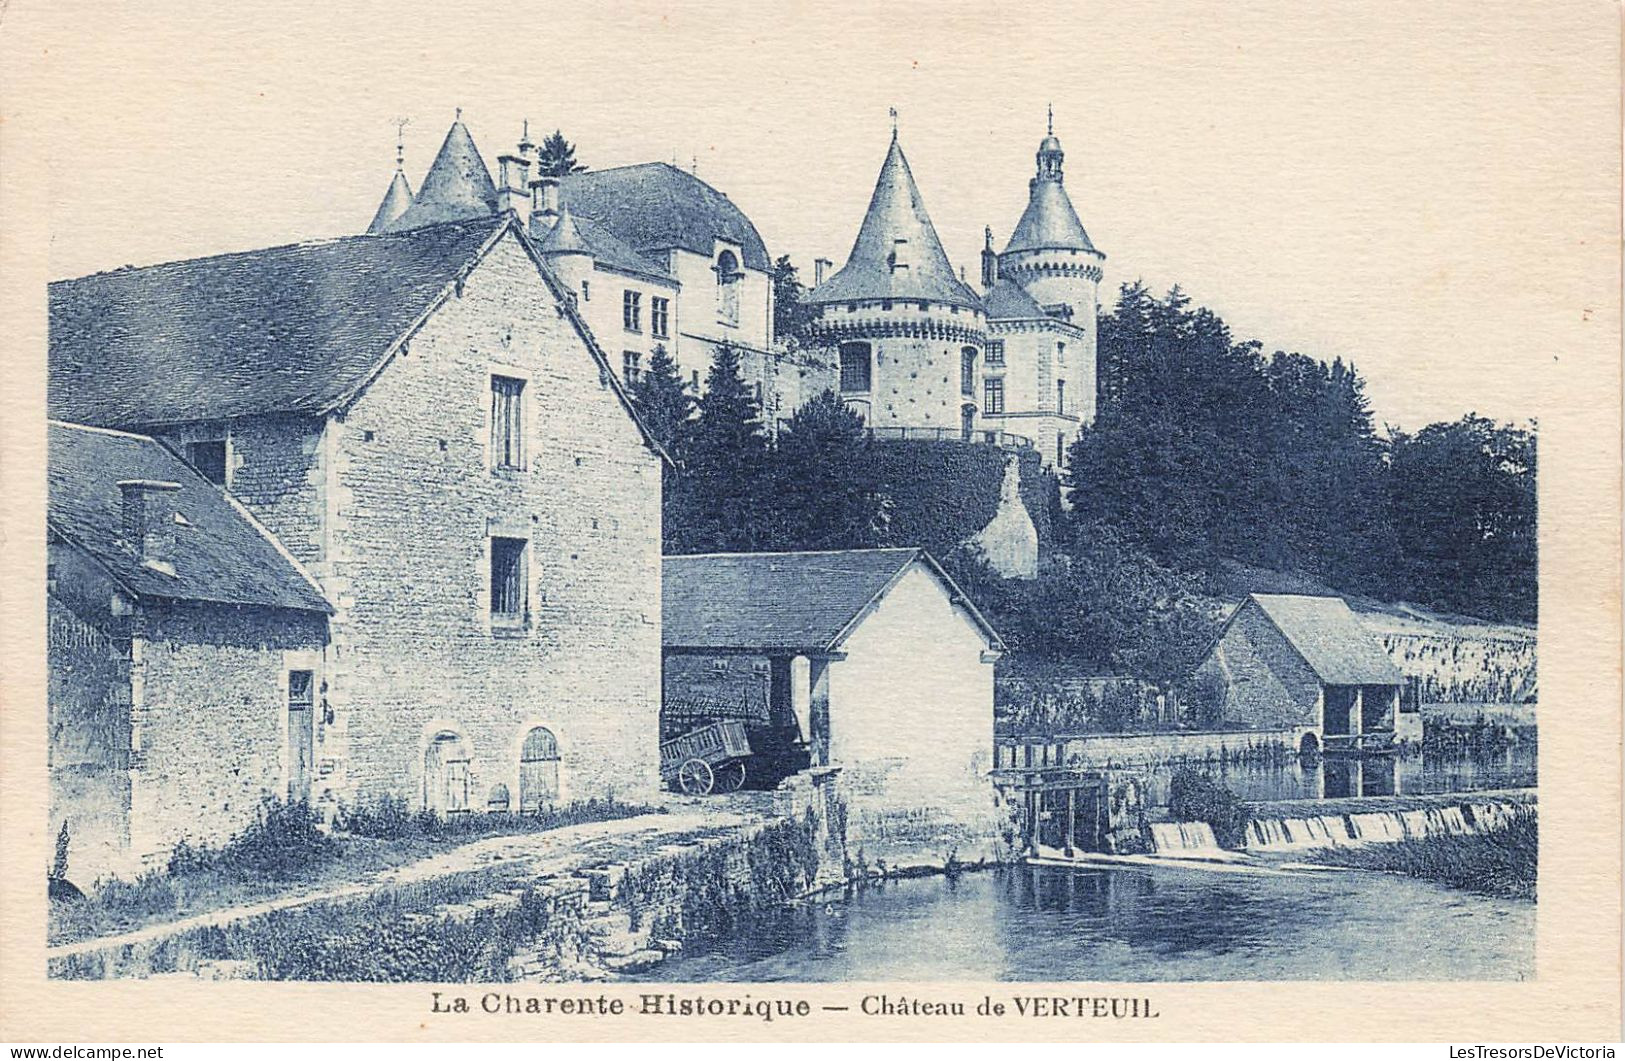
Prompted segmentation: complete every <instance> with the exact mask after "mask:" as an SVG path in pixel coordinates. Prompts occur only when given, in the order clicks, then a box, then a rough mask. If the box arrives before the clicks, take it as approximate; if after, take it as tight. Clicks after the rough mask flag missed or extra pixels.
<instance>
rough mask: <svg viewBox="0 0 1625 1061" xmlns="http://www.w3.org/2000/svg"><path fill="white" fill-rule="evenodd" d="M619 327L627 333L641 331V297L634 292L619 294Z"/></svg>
mask: <svg viewBox="0 0 1625 1061" xmlns="http://www.w3.org/2000/svg"><path fill="white" fill-rule="evenodd" d="M621 326H622V327H624V328H625V329H626V330H627V331H629V332H641V331H642V330H643V296H642V295H641V294H640V293H638V292H636V291H625V292H622V294H621Z"/></svg>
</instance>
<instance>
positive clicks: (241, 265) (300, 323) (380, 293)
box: [47, 215, 509, 427]
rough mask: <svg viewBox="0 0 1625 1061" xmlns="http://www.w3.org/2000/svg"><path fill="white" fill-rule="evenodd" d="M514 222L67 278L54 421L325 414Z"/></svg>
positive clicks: (56, 324)
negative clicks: (289, 413) (504, 228)
mask: <svg viewBox="0 0 1625 1061" xmlns="http://www.w3.org/2000/svg"><path fill="white" fill-rule="evenodd" d="M508 224H509V219H508V218H507V217H506V216H505V215H504V216H499V217H484V218H481V219H480V220H478V221H465V222H452V223H449V224H444V225H431V226H426V227H424V228H417V229H413V230H411V231H409V232H398V233H390V234H386V235H381V236H365V235H363V236H347V237H344V238H341V239H333V240H322V241H319V242H314V243H295V244H289V245H287V246H282V247H270V248H267V249H265V250H255V251H244V252H240V253H236V254H219V255H214V256H212V257H208V258H192V259H189V260H187V261H180V262H169V263H167V264H164V265H152V266H147V267H145V268H141V269H118V270H115V271H113V272H110V273H96V274H95V275H93V276H85V277H81V278H79V279H77V280H59V281H57V282H56V283H53V284H51V285H50V356H49V362H48V366H49V367H48V375H49V384H48V390H47V404H48V407H49V410H50V415H51V416H52V417H53V418H55V419H58V420H67V421H71V422H75V423H84V424H97V425H100V426H103V427H136V426H146V425H155V424H169V423H181V422H186V421H195V420H220V419H228V418H231V417H237V416H247V415H253V414H258V413H269V412H307V413H318V412H323V411H325V410H327V409H328V408H330V407H332V406H334V405H335V404H338V403H339V402H340V401H341V400H342V399H343V398H345V397H346V396H347V395H349V394H350V393H351V392H352V391H354V390H355V389H356V388H358V387H360V386H361V385H362V384H363V383H364V382H365V381H366V380H368V379H369V378H370V377H371V375H372V373H373V372H374V371H375V370H376V369H377V367H378V366H379V365H380V364H381V363H382V361H383V359H384V358H385V356H386V355H387V354H388V353H389V351H390V350H391V349H392V347H393V346H394V344H395V343H396V341H397V340H399V339H400V338H401V337H402V336H404V335H405V334H406V333H407V332H408V331H409V330H411V329H412V328H413V327H414V325H415V324H416V323H417V322H418V321H419V320H420V319H421V318H422V317H423V316H424V315H426V314H427V313H428V312H429V311H430V310H431V309H432V308H433V307H434V306H435V305H436V304H437V302H438V300H439V298H440V297H441V296H442V294H443V293H444V292H445V291H446V290H447V289H448V288H449V287H451V286H452V285H453V284H454V283H455V282H456V281H457V279H458V278H459V277H460V276H463V275H466V272H467V271H468V270H469V269H471V268H472V267H473V265H474V264H475V263H476V262H477V261H478V260H479V258H480V257H481V255H483V253H484V252H485V250H486V249H487V248H488V247H489V246H490V245H491V244H492V243H493V242H494V241H495V239H496V238H497V236H498V235H499V234H500V231H501V229H502V228H503V227H504V226H506V225H508Z"/></svg>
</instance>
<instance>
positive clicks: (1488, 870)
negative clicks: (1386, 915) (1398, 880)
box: [1309, 808, 1540, 899]
mask: <svg viewBox="0 0 1625 1061" xmlns="http://www.w3.org/2000/svg"><path fill="white" fill-rule="evenodd" d="M1309 857H1311V858H1313V859H1314V860H1315V861H1316V862H1326V863H1330V864H1332V865H1337V866H1352V867H1354V868H1357V869H1374V870H1384V871H1386V872H1390V873H1403V874H1406V875H1407V876H1411V877H1419V878H1421V879H1422V880H1431V881H1437V882H1438V883H1440V884H1443V885H1445V886H1447V887H1451V888H1460V889H1462V890H1464V891H1470V892H1480V893H1482V894H1484V895H1499V896H1503V897H1505V898H1509V899H1533V898H1535V885H1536V879H1537V877H1538V876H1539V871H1540V822H1539V820H1538V819H1537V817H1536V815H1535V811H1534V809H1533V808H1523V809H1520V810H1519V811H1518V812H1517V813H1515V814H1514V815H1513V816H1512V818H1511V820H1510V821H1508V822H1507V823H1506V824H1505V825H1504V826H1499V827H1496V828H1491V829H1488V830H1486V831H1484V832H1474V833H1468V834H1465V835H1462V836H1453V835H1438V836H1427V837H1422V838H1420V839H1406V840H1400V841H1398V842H1396V843H1391V844H1365V845H1361V846H1359V847H1329V848H1323V849H1321V850H1318V851H1315V852H1313V853H1312V854H1311V855H1310V856H1309Z"/></svg>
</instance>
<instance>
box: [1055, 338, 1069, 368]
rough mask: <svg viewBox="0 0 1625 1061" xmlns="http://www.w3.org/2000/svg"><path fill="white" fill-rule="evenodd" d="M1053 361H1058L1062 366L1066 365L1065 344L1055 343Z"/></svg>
mask: <svg viewBox="0 0 1625 1061" xmlns="http://www.w3.org/2000/svg"><path fill="white" fill-rule="evenodd" d="M1055 360H1057V361H1059V362H1060V363H1061V364H1063V365H1064V364H1066V344H1065V343H1056V344H1055Z"/></svg>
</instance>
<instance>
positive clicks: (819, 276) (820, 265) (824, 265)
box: [813, 258, 835, 287]
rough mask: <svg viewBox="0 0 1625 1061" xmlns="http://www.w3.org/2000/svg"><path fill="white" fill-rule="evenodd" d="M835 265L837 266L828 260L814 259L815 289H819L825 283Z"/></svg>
mask: <svg viewBox="0 0 1625 1061" xmlns="http://www.w3.org/2000/svg"><path fill="white" fill-rule="evenodd" d="M834 265H835V263H834V262H832V261H830V260H829V259H828V258H814V259H813V286H814V287H817V286H818V285H819V284H821V283H823V282H824V278H825V277H827V276H828V275H829V271H830V269H831V268H832V267H833V266H834Z"/></svg>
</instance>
